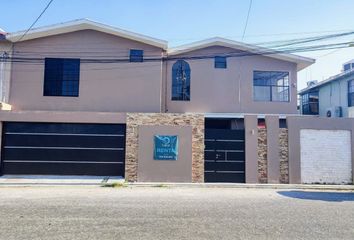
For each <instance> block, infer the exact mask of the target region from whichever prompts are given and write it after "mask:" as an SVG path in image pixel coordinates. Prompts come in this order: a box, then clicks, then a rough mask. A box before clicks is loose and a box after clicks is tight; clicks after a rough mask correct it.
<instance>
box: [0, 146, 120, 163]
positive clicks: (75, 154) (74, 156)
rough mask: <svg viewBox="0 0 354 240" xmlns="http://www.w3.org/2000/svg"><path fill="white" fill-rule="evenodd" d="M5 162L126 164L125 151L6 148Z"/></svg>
mask: <svg viewBox="0 0 354 240" xmlns="http://www.w3.org/2000/svg"><path fill="white" fill-rule="evenodd" d="M3 151H4V156H6V158H4V159H3V160H25V161H31V160H42V161H80V160H84V161H102V162H117V161H119V162H124V157H125V151H124V149H123V150H115V151H108V150H97V149H91V150H87V149H75V150H73V149H33V148H25V149H16V148H4V150H3Z"/></svg>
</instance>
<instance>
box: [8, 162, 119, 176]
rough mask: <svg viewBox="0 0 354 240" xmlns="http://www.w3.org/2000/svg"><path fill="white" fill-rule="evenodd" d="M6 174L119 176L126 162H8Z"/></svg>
mask: <svg viewBox="0 0 354 240" xmlns="http://www.w3.org/2000/svg"><path fill="white" fill-rule="evenodd" d="M4 172H6V174H35V175H93V176H119V175H121V173H122V172H124V164H106V163H105V164H95V163H91V164H82V163H70V164H68V163H33V162H31V163H22V162H21V163H16V162H10V163H6V164H5V167H4Z"/></svg>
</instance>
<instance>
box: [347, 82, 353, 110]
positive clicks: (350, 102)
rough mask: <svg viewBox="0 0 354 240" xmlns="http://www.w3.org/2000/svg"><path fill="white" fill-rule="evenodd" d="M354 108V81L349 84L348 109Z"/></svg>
mask: <svg viewBox="0 0 354 240" xmlns="http://www.w3.org/2000/svg"><path fill="white" fill-rule="evenodd" d="M353 106H354V80H351V81H349V82H348V107H353Z"/></svg>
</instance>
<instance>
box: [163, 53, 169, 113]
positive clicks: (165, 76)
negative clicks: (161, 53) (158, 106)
mask: <svg viewBox="0 0 354 240" xmlns="http://www.w3.org/2000/svg"><path fill="white" fill-rule="evenodd" d="M166 57H167V53H166ZM167 63H168V61H167V60H165V61H164V62H163V64H164V68H165V72H164V84H165V86H164V91H165V92H164V98H165V101H164V109H163V112H165V113H166V112H168V109H167V95H168V94H167V91H168V89H167V85H168V84H167V67H168V64H167Z"/></svg>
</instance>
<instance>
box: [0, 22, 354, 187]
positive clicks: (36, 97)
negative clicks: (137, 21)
mask: <svg viewBox="0 0 354 240" xmlns="http://www.w3.org/2000/svg"><path fill="white" fill-rule="evenodd" d="M0 51H1V52H2V53H3V54H4V55H3V58H2V61H1V62H2V67H1V73H2V75H1V76H2V80H3V81H2V111H0V124H2V125H3V127H2V128H1V129H2V143H1V144H2V151H1V167H0V174H64V175H65V174H66V175H68V174H69V175H101V176H103V175H118V176H125V177H126V179H127V180H129V181H176V182H191V181H192V182H204V181H207V182H267V181H268V182H274V183H277V182H279V181H280V182H284V183H286V182H289V180H288V179H289V166H290V165H289V166H288V165H287V164H288V163H287V161H288V160H287V159H288V150H287V147H286V146H287V141H288V139H287V132H288V131H287V129H286V127H287V122H286V121H285V118H286V117H289V116H292V115H297V72H298V71H300V70H302V69H304V68H306V67H307V66H309V65H311V64H313V63H314V60H313V59H310V58H305V57H301V56H297V55H293V54H285V53H284V54H283V53H277V52H274V51H272V50H269V49H265V48H261V47H258V46H254V45H249V44H244V43H240V42H235V41H232V40H228V39H223V38H212V39H207V40H204V41H200V42H196V43H192V44H188V45H185V46H180V47H176V48H171V49H169V48H168V46H167V42H166V41H163V40H159V39H155V38H151V37H147V36H144V35H141V34H137V33H133V32H129V31H125V30H122V29H117V28H114V27H110V26H107V25H103V24H100V23H97V22H93V21H89V20H77V21H73V22H68V23H63V24H58V25H53V26H49V27H44V28H37V29H32V30H30V31H29V32H28V33H27V34H25V35H24V32H17V33H8V34H6V37H5V39H3V40H1V41H0ZM5 108H7V109H11V110H10V111H4V109H5ZM269 115H271V116H269ZM293 117H295V116H293ZM257 118H258V119H257ZM279 118H281V120H279ZM295 120H296V119H294V121H293V122H294V126H293V128H291V129H293V130H291V131H289V133H291V134H294V133H295V134H297V132H298V131H299V129H301V126H299V124H298V122H302V121H297V120H296V121H295ZM306 121H307V120H306ZM306 121H305V122H306ZM310 123H311V121H310ZM323 124H325V122H324V123H323ZM344 125H345V124H344ZM290 127H292V126H291V125H290V126H289V129H290ZM264 128H266V129H264ZM279 128H281V131H279ZM265 130H266V131H265ZM346 130H348V129H346ZM349 130H350V131H351V129H349ZM349 130H348V131H349ZM258 133H259V135H258ZM279 133H281V137H279V136H278V135H279ZM267 134H268V137H267ZM158 135H161V136H159V138H158V139H160V140H161V139H162V140H164V139H165V140H166V139H167V140H168V139H176V138H175V136H178V138H179V141H178V144H176V146H177V147H176V148H178V147H179V154H175V156H174V157H173V159H178V160H175V161H169V162H166V161H163V160H162V161H161V160H160V161H154V160H153V156H154V155H155V153H156V152H153V146H154V143H153V139H156V138H155V137H156V136H158ZM166 136H170V137H171V138H168V137H167V138H166ZM258 136H259V138H258ZM345 136H346V135H345ZM172 137H173V138H172ZM295 139H298V140H299V136H298V135H296V138H295ZM162 140H161V141H162ZM167 140H166V141H167ZM278 140H280V141H282V142H284V144H282V145H281V146H279V141H278ZM290 140H292V139H290V138H289V145H291V146H295V149H298V148H296V146H297V145H298V144H297V142H295V141H290ZM299 141H300V140H299ZM168 143H169V142H168V141H167V142H164V143H161V146H162V147H166V146H168ZM279 147H281V148H282V150H281V154H280V152H279V151H280V150H279ZM260 148H261V149H260ZM257 150H258V151H257ZM174 151H175V150H174ZM177 151H178V150H177ZM167 152H168V151H167ZM160 153H165V152H164V150H161V152H160ZM289 154H290V155H291V156H290V157H291V158H292V159H294V161H295V165H294V166H295V167H293V168H291V171H294V172H292V173H291V174H292V175H291V174H290V177H291V178H292V179H293V180H291V182H298V181H299V177H298V175H297V174H298V172H299V166H300V165H299V163H298V162H296V161H298V160H299V157H298V156H297V155H296V154H297V152H296V151H293V152H289ZM280 155H281V156H280ZM160 157H161V156H160ZM161 158H163V156H162V157H161ZM267 158H268V160H267ZM280 158H281V159H282V160H280ZM259 159H261V160H259ZM257 161H259V162H257ZM267 161H268V163H267ZM345 161H348V159H347V157H346V158H345ZM292 169H295V170H292ZM279 171H281V173H279ZM257 174H259V176H258V175H257ZM279 174H280V175H281V177H280V176H279ZM259 179H261V180H259ZM280 179H282V180H280Z"/></svg>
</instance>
